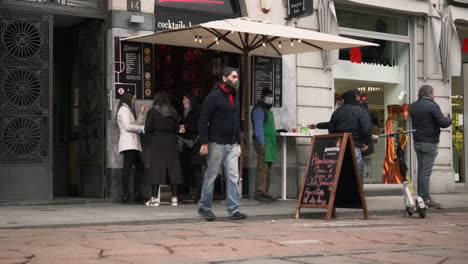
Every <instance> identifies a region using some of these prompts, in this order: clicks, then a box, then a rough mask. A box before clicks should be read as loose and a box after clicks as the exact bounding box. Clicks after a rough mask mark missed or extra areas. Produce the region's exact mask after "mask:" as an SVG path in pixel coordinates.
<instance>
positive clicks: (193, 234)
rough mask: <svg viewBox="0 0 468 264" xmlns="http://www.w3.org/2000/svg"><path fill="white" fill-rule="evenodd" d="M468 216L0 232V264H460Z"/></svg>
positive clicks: (466, 246) (467, 241) (466, 255)
mask: <svg viewBox="0 0 468 264" xmlns="http://www.w3.org/2000/svg"><path fill="white" fill-rule="evenodd" d="M467 219H468V212H444V211H441V210H437V212H433V213H431V214H429V215H428V217H427V218H425V219H419V218H417V217H401V216H399V215H383V216H380V215H378V216H374V217H372V218H371V220H368V221H365V220H362V219H357V218H356V217H354V216H343V217H342V218H340V219H338V220H333V221H326V220H323V219H322V218H321V217H317V215H314V217H313V218H309V219H299V220H294V219H291V218H288V219H279V220H245V221H217V222H206V221H203V220H199V221H197V222H190V223H175V224H173V223H166V224H152V225H108V226H84V227H65V228H33V229H0V263H2V264H13V263H29V264H55V263H57V264H58V263H60V264H62V263H67V264H75V263H77V264H78V263H80V264H81V263H86V264H91V263H96V264H97V263H99V264H101V263H106V264H107V263H110V264H113V263H115V264H117V263H120V264H122V263H128V264H140V263H141V264H145V263H148V264H149V263H152V264H157V263H161V264H167V263H171V264H182V263H197V264H305V263H314V264H335V263H340V264H351V263H360V264H376V263H381V264H421V263H424V264H462V263H463V264H466V263H467V259H468V232H467V231H468V221H467Z"/></svg>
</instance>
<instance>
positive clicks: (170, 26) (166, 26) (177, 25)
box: [157, 19, 192, 29]
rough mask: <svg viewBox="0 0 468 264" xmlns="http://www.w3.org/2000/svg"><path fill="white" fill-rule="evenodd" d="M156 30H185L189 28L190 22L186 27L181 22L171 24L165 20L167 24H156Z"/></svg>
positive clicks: (171, 22)
mask: <svg viewBox="0 0 468 264" xmlns="http://www.w3.org/2000/svg"><path fill="white" fill-rule="evenodd" d="M157 25H158V28H161V29H179V28H186V27H191V26H192V22H188V25H187V24H185V23H184V22H183V21H179V22H173V21H171V20H170V19H168V20H167V22H162V21H160V22H158V24H157Z"/></svg>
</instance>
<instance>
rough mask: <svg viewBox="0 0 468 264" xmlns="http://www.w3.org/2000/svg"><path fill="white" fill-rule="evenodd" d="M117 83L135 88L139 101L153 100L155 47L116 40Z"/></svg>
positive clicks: (148, 44)
mask: <svg viewBox="0 0 468 264" xmlns="http://www.w3.org/2000/svg"><path fill="white" fill-rule="evenodd" d="M115 43H116V45H115V81H116V82H117V83H129V84H133V85H134V86H135V89H134V90H135V95H136V98H137V99H151V98H153V91H154V46H153V44H150V43H140V42H131V41H120V39H119V38H118V37H116V38H115Z"/></svg>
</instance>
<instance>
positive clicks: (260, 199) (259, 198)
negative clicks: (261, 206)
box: [254, 194, 272, 203]
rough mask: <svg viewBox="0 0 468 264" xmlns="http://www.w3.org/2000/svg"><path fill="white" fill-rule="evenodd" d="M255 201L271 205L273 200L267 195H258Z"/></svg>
mask: <svg viewBox="0 0 468 264" xmlns="http://www.w3.org/2000/svg"><path fill="white" fill-rule="evenodd" d="M254 199H255V200H257V201H259V202H261V203H271V202H272V200H270V199H268V198H267V197H266V196H265V195H263V194H256V195H255V196H254Z"/></svg>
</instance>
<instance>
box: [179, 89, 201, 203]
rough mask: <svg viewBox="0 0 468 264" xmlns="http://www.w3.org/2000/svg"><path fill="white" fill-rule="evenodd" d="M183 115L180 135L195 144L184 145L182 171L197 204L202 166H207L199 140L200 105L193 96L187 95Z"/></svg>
mask: <svg viewBox="0 0 468 264" xmlns="http://www.w3.org/2000/svg"><path fill="white" fill-rule="evenodd" d="M182 103H183V107H184V108H183V113H182V116H181V119H180V127H179V133H180V134H181V136H182V137H183V138H184V139H185V140H187V139H188V140H191V141H192V142H194V143H195V144H194V145H193V146H188V145H187V144H184V148H183V152H182V171H183V174H184V182H185V183H186V184H187V185H188V187H189V188H190V194H191V196H192V199H193V200H194V201H195V202H198V200H199V199H200V191H201V183H202V180H201V173H202V165H204V164H206V157H204V156H201V155H200V153H199V150H200V147H201V145H200V141H199V140H198V139H199V138H198V119H199V117H200V105H199V104H198V102H197V99H196V97H195V96H194V95H193V94H190V93H187V94H185V95H184V97H183V100H182Z"/></svg>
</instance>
